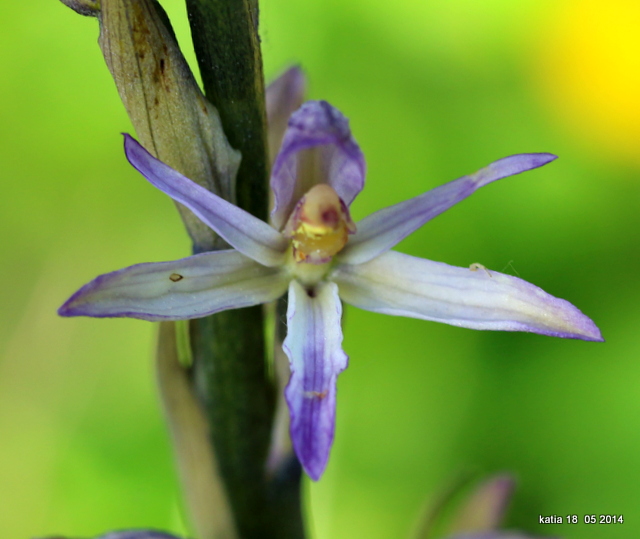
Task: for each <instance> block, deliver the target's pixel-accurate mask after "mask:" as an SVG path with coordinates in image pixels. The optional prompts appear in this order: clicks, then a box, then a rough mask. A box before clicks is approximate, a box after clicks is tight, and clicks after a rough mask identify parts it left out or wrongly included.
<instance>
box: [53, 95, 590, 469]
mask: <svg viewBox="0 0 640 539" xmlns="http://www.w3.org/2000/svg"><path fill="white" fill-rule="evenodd" d="M124 145H125V153H126V156H127V158H128V160H129V162H130V163H131V164H132V165H133V166H134V167H135V168H136V169H137V170H138V171H139V172H140V173H141V174H142V175H143V176H144V177H145V178H146V179H147V180H148V181H149V182H151V184H153V185H154V186H155V187H157V188H158V189H160V190H161V191H163V192H164V193H166V194H168V195H169V196H170V197H171V198H173V199H174V200H175V201H177V202H179V203H181V204H183V205H185V206H186V207H187V208H189V209H190V210H191V211H192V212H193V213H194V214H195V215H196V216H197V217H198V218H199V219H200V220H201V221H202V222H203V223H205V224H206V225H207V226H209V227H210V228H211V229H213V230H214V231H215V232H216V233H217V234H219V235H220V236H221V237H222V238H223V239H224V240H226V241H227V242H228V244H229V245H230V246H231V247H233V248H232V249H227V250H221V251H214V252H206V253H201V254H196V255H194V256H190V257H187V258H183V259H181V260H176V261H172V262H158V263H146V264H138V265H134V266H130V267H128V268H125V269H121V270H119V271H115V272H112V273H107V274H105V275H100V276H99V277H97V278H96V279H94V280H93V281H91V282H89V283H88V284H86V285H85V286H83V287H82V288H80V290H78V291H77V292H76V293H75V294H73V296H71V298H70V299H69V300H68V301H67V302H66V303H65V304H64V305H63V306H62V307H61V308H60V309H59V314H60V315H62V316H92V317H130V318H139V319H143V320H150V321H157V320H184V319H191V318H198V317H204V316H207V315H210V314H213V313H216V312H219V311H223V310H226V309H238V308H241V307H248V306H252V305H257V304H262V303H267V302H272V301H274V300H276V299H278V298H279V297H281V296H282V295H283V294H285V293H286V292H287V291H288V310H287V324H288V329H287V337H286V339H285V341H284V343H283V349H284V351H285V353H286V354H287V356H288V358H289V361H290V367H291V378H290V380H289V383H288V385H287V387H286V389H285V397H286V401H287V403H288V406H289V413H290V434H291V439H292V443H293V447H294V450H295V452H296V454H297V456H298V458H299V460H300V462H301V464H302V466H303V467H304V469H305V471H306V473H307V474H308V475H309V476H310V477H311V478H312V479H314V480H317V479H319V478H320V476H321V475H322V473H323V471H324V469H325V467H326V465H327V461H328V458H329V452H330V448H331V445H332V443H333V437H334V428H335V409H336V380H337V376H338V374H340V372H342V371H343V370H344V369H345V368H346V367H347V361H348V357H347V355H346V354H345V352H344V351H343V349H342V339H343V335H342V330H341V325H340V320H341V315H342V302H341V300H342V301H344V302H345V303H347V304H350V305H354V306H356V307H360V308H362V309H366V310H369V311H373V312H377V313H385V314H392V315H402V316H408V317H413V318H420V319H424V320H434V321H437V322H444V323H447V324H451V325H454V326H460V327H466V328H472V329H486V330H505V331H528V332H534V333H540V334H544V335H552V336H557V337H564V338H574V339H583V340H594V341H598V340H602V338H601V334H600V331H599V330H598V328H597V327H596V326H595V324H594V323H593V322H592V321H591V320H590V319H589V318H588V317H586V316H585V315H584V314H582V313H581V312H580V311H579V310H578V309H577V308H576V307H574V306H573V305H572V304H570V303H569V302H567V301H565V300H562V299H558V298H555V297H553V296H551V295H549V294H547V293H546V292H544V291H543V290H541V289H540V288H538V287H536V286H534V285H532V284H529V283H527V282H525V281H523V280H521V279H518V278H516V277H512V276H509V275H503V274H501V273H498V272H495V271H490V272H489V271H477V269H478V267H477V266H476V265H472V266H471V268H457V267H452V266H448V265H446V264H442V263H439V262H432V261H430V260H424V259H420V258H416V257H413V256H409V255H406V254H401V253H399V252H395V251H392V250H391V248H392V247H394V246H395V245H396V244H397V243H399V242H400V241H401V240H402V239H404V238H405V237H407V236H408V235H409V234H411V233H412V232H414V231H415V230H417V229H418V228H420V227H421V226H422V225H424V224H425V223H426V222H427V221H429V220H430V219H433V218H434V217H436V216H437V215H439V214H440V213H442V212H444V211H445V210H447V209H448V208H450V207H451V206H453V205H454V204H457V203H458V202H460V201H461V200H463V199H464V198H466V197H468V196H469V195H471V194H472V193H473V192H474V191H476V190H477V189H479V188H480V187H483V186H485V185H488V184H489V183H491V182H494V181H496V180H499V179H502V178H505V177H507V176H512V175H514V174H519V173H521V172H524V171H527V170H530V169H534V168H537V167H540V166H542V165H545V164H547V163H549V162H550V161H553V160H554V159H555V158H556V157H555V156H554V155H551V154H547V153H530V154H519V155H513V156H510V157H506V158H504V159H500V160H498V161H496V162H494V163H492V164H490V165H489V166H487V167H485V168H483V169H481V170H480V171H478V172H476V173H474V174H471V175H468V176H463V177H461V178H459V179H457V180H455V181H452V182H450V183H448V184H445V185H442V186H440V187H437V188H435V189H433V190H431V191H428V192H427V193H424V194H422V195H420V196H417V197H415V198H412V199H410V200H407V201H405V202H401V203H399V204H396V205H393V206H390V207H387V208H385V209H382V210H380V211H378V212H376V213H374V214H372V215H370V216H368V217H366V218H365V219H363V220H361V221H359V222H358V223H354V222H353V221H352V219H351V216H350V210H349V207H350V205H351V203H352V202H353V200H354V199H355V198H356V196H357V195H358V193H359V192H360V191H361V190H362V188H363V186H364V179H365V161H364V157H363V154H362V152H361V150H360V148H359V146H358V144H357V143H356V142H355V140H354V139H353V137H352V135H351V132H350V129H349V124H348V121H347V119H346V118H345V117H344V116H343V115H342V114H341V113H340V112H339V111H338V110H337V109H335V108H334V107H332V106H331V105H329V104H328V103H326V102H324V101H309V102H307V103H305V104H304V105H303V106H302V107H301V108H299V109H298V110H297V111H296V112H294V113H293V114H292V115H291V117H290V119H289V121H288V125H287V127H286V131H285V132H284V136H283V138H282V143H281V147H280V150H279V153H278V154H277V156H276V157H275V160H274V163H273V167H272V174H271V189H272V192H273V196H274V208H273V211H272V213H271V224H267V223H265V222H263V221H261V220H259V219H257V218H256V217H254V216H252V215H250V214H249V213H247V212H245V211H243V210H242V209H240V208H238V207H237V206H235V205H233V204H232V203H231V202H228V201H226V200H224V199H222V198H220V197H219V196H217V195H215V194H213V193H211V192H209V191H208V190H206V189H205V188H203V187H201V186H199V185H197V184H196V183H194V182H192V181H191V180H189V179H188V178H187V177H185V176H183V175H182V174H180V173H179V172H177V171H175V170H173V169H172V168H170V167H169V166H167V165H166V164H164V163H162V162H161V161H159V160H158V159H156V158H154V157H153V156H152V155H151V154H150V153H149V152H148V151H147V150H145V149H144V148H143V147H142V146H141V145H140V144H139V143H137V142H136V141H135V140H134V139H133V138H132V137H131V136H129V135H125V143H124Z"/></svg>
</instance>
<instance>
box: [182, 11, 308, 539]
mask: <svg viewBox="0 0 640 539" xmlns="http://www.w3.org/2000/svg"><path fill="white" fill-rule="evenodd" d="M186 4H187V11H188V14H189V22H190V24H191V33H192V36H193V41H194V48H195V52H196V56H197V59H198V64H199V67H200V71H201V74H202V80H203V84H204V90H205V94H206V96H207V98H208V99H209V100H210V101H211V102H212V103H213V104H214V105H215V106H216V108H217V109H218V111H219V112H220V117H221V120H222V125H223V128H224V131H225V134H226V136H227V138H228V140H229V142H230V144H231V146H233V147H234V148H235V149H237V150H239V151H240V152H241V153H242V161H241V163H240V168H239V171H238V175H237V183H236V194H235V197H236V200H235V202H236V204H237V205H238V206H239V207H241V208H242V209H244V210H246V211H248V212H250V213H251V214H253V215H255V216H257V217H259V218H261V219H263V220H266V219H267V204H268V193H267V180H268V158H267V156H268V153H267V131H266V119H265V103H264V78H263V72H262V57H261V52H260V42H259V37H258V7H257V0H186ZM190 333H191V343H192V348H193V356H194V369H193V377H194V386H195V389H196V392H197V394H198V396H199V398H200V400H201V401H202V402H203V404H204V406H205V410H206V414H207V417H208V421H209V425H210V430H211V438H212V443H213V446H214V448H215V452H216V456H217V459H218V463H219V465H220V472H221V475H222V477H223V480H224V482H225V486H226V490H227V493H228V497H229V500H230V503H231V507H232V511H233V513H234V517H235V521H236V527H237V529H238V531H239V534H240V537H242V538H243V539H245V538H256V539H257V538H260V539H270V538H273V539H276V538H277V539H303V537H304V527H303V522H302V516H301V510H300V501H299V500H300V492H299V491H300V468H299V465H298V463H297V461H295V458H294V461H293V462H288V463H285V464H283V467H282V469H281V470H277V471H276V473H275V474H274V475H273V476H270V477H267V470H266V459H267V456H268V452H269V444H270V441H271V432H272V423H273V416H274V409H275V386H274V381H273V380H272V378H271V377H270V376H269V371H268V366H267V361H266V357H267V355H266V353H265V338H264V335H265V318H264V312H263V309H262V308H261V307H252V308H248V309H240V310H233V311H226V312H222V313H218V314H216V315H213V316H210V317H207V318H203V319H199V320H193V321H192V322H191V323H190Z"/></svg>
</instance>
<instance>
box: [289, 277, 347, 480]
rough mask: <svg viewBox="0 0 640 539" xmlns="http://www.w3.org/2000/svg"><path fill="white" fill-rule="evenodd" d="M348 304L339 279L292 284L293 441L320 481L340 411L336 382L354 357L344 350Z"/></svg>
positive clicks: (290, 400) (290, 385)
mask: <svg viewBox="0 0 640 539" xmlns="http://www.w3.org/2000/svg"><path fill="white" fill-rule="evenodd" d="M341 316H342V305H341V303H340V298H339V297H338V287H337V286H336V285H335V284H334V283H321V284H318V285H317V286H316V287H315V288H314V289H313V290H312V291H308V290H305V288H303V287H302V286H301V285H300V284H299V283H298V282H297V281H291V285H290V287H289V305H288V309H287V338H286V339H285V341H284V343H283V349H284V351H285V353H286V354H287V356H288V357H289V362H290V366H291V379H290V380H289V384H288V385H287V387H286V389H285V397H286V400H287V403H288V405H289V413H290V417H291V427H290V432H291V440H292V442H293V447H294V449H295V452H296V455H297V456H298V459H299V460H300V463H301V464H302V466H303V468H304V470H305V471H306V472H307V474H308V475H309V477H311V478H312V479H314V480H316V481H317V480H318V479H319V478H320V476H321V475H322V472H323V471H324V469H325V467H326V465H327V461H328V459H329V451H330V449H331V445H332V444H333V435H334V431H335V414H336V380H337V377H338V374H340V373H341V372H342V371H343V370H344V369H345V368H346V367H347V362H348V357H347V355H346V354H345V353H344V351H343V350H342V329H341V327H340V318H341Z"/></svg>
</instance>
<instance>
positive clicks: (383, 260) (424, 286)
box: [331, 251, 603, 341]
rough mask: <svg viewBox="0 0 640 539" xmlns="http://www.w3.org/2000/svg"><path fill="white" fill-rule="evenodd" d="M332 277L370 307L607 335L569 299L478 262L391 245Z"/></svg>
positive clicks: (575, 335)
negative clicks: (425, 255) (444, 259)
mask: <svg viewBox="0 0 640 539" xmlns="http://www.w3.org/2000/svg"><path fill="white" fill-rule="evenodd" d="M331 278H332V280H333V281H334V282H336V283H337V284H338V286H339V288H340V297H341V298H342V299H343V300H344V301H346V302H347V303H349V304H351V305H355V306H356V307H359V308H361V309H365V310H368V311H373V312H378V313H384V314H392V315H398V316H409V317H412V318H421V319H423V320H433V321H435V322H444V323H445V324H450V325H452V326H459V327H466V328H471V329H488V330H502V331H528V332H533V333H540V334H543V335H550V336H553V337H564V338H569V339H582V340H585V341H602V340H603V339H602V335H601V334H600V330H599V329H598V328H597V327H596V325H595V324H594V323H593V321H592V320H591V319H590V318H588V317H587V316H585V315H584V314H582V313H581V312H580V311H579V310H578V308H577V307H574V306H573V305H572V304H571V303H569V302H568V301H565V300H563V299H559V298H556V297H553V296H551V295H550V294H547V293H546V292H545V291H544V290H542V289H540V288H538V287H537V286H534V285H532V284H529V283H527V282H526V281H523V280H522V279H518V278H516V277H511V276H509V275H504V274H502V273H498V272H497V271H493V270H487V269H484V268H482V267H481V266H478V265H475V264H474V265H472V266H471V268H457V267H454V266H449V265H447V264H442V263H440V262H432V261H431V260H425V259H422V258H416V257H413V256H409V255H405V254H401V253H398V252H395V251H388V252H386V253H385V254H383V255H381V256H379V257H377V258H374V259H373V260H371V261H369V262H366V263H364V264H358V265H350V264H340V265H338V266H337V267H336V268H335V269H334V271H333V275H332V276H331Z"/></svg>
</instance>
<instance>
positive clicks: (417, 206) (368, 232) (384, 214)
mask: <svg viewBox="0 0 640 539" xmlns="http://www.w3.org/2000/svg"><path fill="white" fill-rule="evenodd" d="M556 158H557V157H556V156H555V155H552V154H550V153H524V154H519V155H512V156H510V157H505V158H504V159H500V160H498V161H496V162H494V163H491V164H490V165H489V166H487V167H485V168H483V169H481V170H479V171H478V172H476V173H475V174H471V175H469V176H463V177H462V178H459V179H457V180H454V181H452V182H449V183H447V184H445V185H441V186H440V187H436V188H435V189H432V190H431V191H427V192H426V193H424V194H422V195H420V196H417V197H415V198H411V199H409V200H405V201H404V202H400V203H399V204H395V205H394V206H389V207H388V208H384V209H382V210H379V211H377V212H376V213H373V214H371V215H369V216H368V217H365V218H364V219H362V221H359V222H358V223H356V226H357V229H358V231H357V232H356V233H355V234H354V235H353V236H352V237H351V238H350V239H349V243H348V244H347V246H346V247H345V248H344V250H343V251H342V252H341V253H340V259H341V260H343V261H344V262H347V263H349V264H361V263H363V262H368V261H369V260H371V259H372V258H375V257H376V256H378V255H380V254H382V253H384V252H385V251H388V250H389V249H391V248H392V247H393V246H394V245H396V244H398V243H399V242H400V241H402V240H403V239H404V238H406V237H407V236H408V235H409V234H411V233H412V232H415V231H416V230H417V229H418V228H420V227H421V226H422V225H424V224H425V223H426V222H427V221H430V220H431V219H433V218H434V217H436V216H437V215H440V214H441V213H442V212H444V211H445V210H448V209H449V208H450V207H451V206H454V205H455V204H457V203H458V202H460V201H461V200H464V199H465V198H467V197H468V196H469V195H471V194H472V193H474V192H475V191H476V190H477V189H479V188H480V187H484V186H485V185H487V184H489V183H491V182H495V181H496V180H500V179H502V178H506V177H508V176H513V175H514V174H520V173H521V172H525V171H527V170H531V169H534V168H538V167H541V166H543V165H546V164H547V163H549V162H551V161H553V160H554V159H556Z"/></svg>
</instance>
